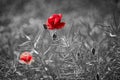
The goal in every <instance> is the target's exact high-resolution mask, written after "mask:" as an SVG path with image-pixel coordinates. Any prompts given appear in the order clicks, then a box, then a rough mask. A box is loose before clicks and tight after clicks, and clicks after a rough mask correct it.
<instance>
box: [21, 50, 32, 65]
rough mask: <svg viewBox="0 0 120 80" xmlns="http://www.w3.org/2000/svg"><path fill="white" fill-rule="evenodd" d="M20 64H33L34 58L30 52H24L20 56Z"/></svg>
mask: <svg viewBox="0 0 120 80" xmlns="http://www.w3.org/2000/svg"><path fill="white" fill-rule="evenodd" d="M19 61H20V63H23V64H28V65H30V64H31V62H33V61H34V60H33V56H32V55H31V53H30V52H23V53H22V54H21V55H20V60H19Z"/></svg>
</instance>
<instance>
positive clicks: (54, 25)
mask: <svg viewBox="0 0 120 80" xmlns="http://www.w3.org/2000/svg"><path fill="white" fill-rule="evenodd" d="M61 19H62V14H53V15H52V16H50V17H49V18H48V20H47V22H46V25H47V29H49V30H54V29H62V28H63V27H64V26H65V22H61Z"/></svg>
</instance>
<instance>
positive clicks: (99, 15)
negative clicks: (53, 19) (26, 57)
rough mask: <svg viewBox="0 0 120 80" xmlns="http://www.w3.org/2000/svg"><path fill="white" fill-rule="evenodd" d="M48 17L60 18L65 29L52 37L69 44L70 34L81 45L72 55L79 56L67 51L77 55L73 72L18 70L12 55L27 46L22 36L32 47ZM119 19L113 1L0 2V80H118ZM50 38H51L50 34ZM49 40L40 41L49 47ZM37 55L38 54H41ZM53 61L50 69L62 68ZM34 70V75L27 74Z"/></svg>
mask: <svg viewBox="0 0 120 80" xmlns="http://www.w3.org/2000/svg"><path fill="white" fill-rule="evenodd" d="M54 13H61V14H63V18H62V21H64V22H65V23H66V25H65V28H64V29H62V30H59V31H58V32H57V35H58V37H59V38H63V37H66V36H69V37H67V38H68V41H69V39H70V37H74V35H73V34H77V32H80V34H79V35H77V38H80V39H77V40H78V41H79V42H80V41H81V42H82V44H81V45H83V47H82V48H78V49H77V52H79V50H80V51H82V52H80V54H77V53H75V52H74V51H73V53H74V55H75V56H76V55H77V56H79V55H80V57H77V58H75V61H73V62H76V65H79V66H77V68H76V67H75V66H74V68H73V67H72V68H70V67H69V68H70V69H68V67H67V68H66V69H68V71H67V70H66V71H67V72H66V74H68V75H65V74H62V73H65V72H60V71H62V70H60V69H59V67H55V68H56V69H55V71H54V67H53V65H52V66H51V65H46V66H47V68H48V73H47V72H45V71H44V70H43V69H42V67H40V66H43V65H39V63H37V62H36V63H34V64H33V65H32V66H26V65H20V64H19V63H18V59H17V57H18V56H19V55H18V54H20V52H22V51H24V50H26V45H25V46H24V47H21V48H19V47H18V46H19V45H20V44H22V43H24V42H25V41H27V40H28V38H26V35H27V37H29V38H30V39H31V40H32V41H34V39H35V38H36V36H37V35H38V33H39V32H40V33H41V34H42V31H43V30H44V28H43V24H44V23H45V22H46V21H47V19H48V17H50V16H51V15H52V14H54ZM119 16H120V1H119V0H0V74H1V75H0V80H42V79H43V78H44V79H45V80H62V79H63V80H70V79H71V80H119V79H120V73H119V72H120V69H119V67H120V64H119V54H120V51H119V50H120V49H119V47H120V43H119V39H120V27H119ZM48 33H49V32H48ZM50 33H52V34H53V32H52V31H51V32H50ZM46 34H47V33H46ZM52 34H50V35H48V34H47V36H45V37H44V38H43V40H44V39H49V40H48V41H50V42H51V38H52V37H50V36H52ZM61 43H64V42H61ZM70 43H71V42H70ZM40 45H41V43H39V45H38V46H39V47H38V48H37V50H38V52H39V51H40V50H39V49H40ZM46 45H49V44H46ZM28 46H30V48H31V46H32V45H31V44H28V45H27V49H28V48H29V47H28ZM72 47H74V46H72ZM77 47H78V46H77ZM47 48H48V47H45V50H46V49H47ZM57 48H58V47H57ZM57 48H55V49H56V50H58V49H57ZM93 48H94V49H95V53H94V51H92V50H93ZM41 49H42V48H41ZM59 49H60V48H59ZM42 50H43V52H44V48H43V49H42ZM42 50H41V51H42ZM91 51H92V52H91ZM58 52H59V50H58ZM51 53H52V52H51ZM51 53H50V55H51ZM61 54H62V53H61ZM50 55H47V57H45V60H47V58H48V57H49V56H50ZM65 55H66V54H65ZM34 56H36V57H37V55H34ZM72 56H73V55H72ZM53 58H54V57H53ZM55 58H56V57H55ZM68 58H69V59H70V58H71V57H70V56H68ZM88 58H89V59H88ZM36 59H37V58H36ZM58 59H59V60H58V62H56V63H60V64H58V65H62V64H63V63H62V62H60V59H61V58H60V57H58ZM69 59H67V60H68V61H69ZM38 60H39V59H37V61H38ZM54 60H56V59H54ZM88 61H90V62H88ZM54 65H56V64H54ZM65 65H67V64H65ZM65 65H64V67H63V68H65V67H66V66H65ZM36 66H37V69H38V68H40V71H37V70H35V69H33V68H36ZM67 66H68V65H67ZM44 68H45V67H44ZM74 69H76V72H75V70H74ZM35 71H36V72H35ZM63 71H65V70H63ZM71 71H73V72H71ZM77 71H78V72H77ZM73 73H74V74H73ZM62 75H63V76H62ZM46 76H47V77H46ZM48 76H49V77H48ZM50 76H51V77H50ZM110 76H111V77H110Z"/></svg>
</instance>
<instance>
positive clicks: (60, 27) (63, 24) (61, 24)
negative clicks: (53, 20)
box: [56, 22, 65, 29]
mask: <svg viewBox="0 0 120 80" xmlns="http://www.w3.org/2000/svg"><path fill="white" fill-rule="evenodd" d="M64 26H65V23H64V22H61V23H59V24H57V25H56V29H62V28H63V27H64Z"/></svg>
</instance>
